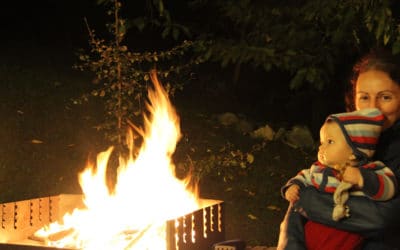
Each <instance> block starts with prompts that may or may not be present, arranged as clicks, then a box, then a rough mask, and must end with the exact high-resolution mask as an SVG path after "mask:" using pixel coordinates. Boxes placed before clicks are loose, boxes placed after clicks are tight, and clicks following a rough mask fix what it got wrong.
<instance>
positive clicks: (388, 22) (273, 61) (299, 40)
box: [135, 0, 400, 90]
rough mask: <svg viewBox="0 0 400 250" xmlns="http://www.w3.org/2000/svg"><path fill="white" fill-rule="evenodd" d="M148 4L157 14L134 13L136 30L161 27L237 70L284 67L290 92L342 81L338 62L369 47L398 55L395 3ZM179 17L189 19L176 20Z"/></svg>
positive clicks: (206, 0)
mask: <svg viewBox="0 0 400 250" xmlns="http://www.w3.org/2000/svg"><path fill="white" fill-rule="evenodd" d="M147 2H148V6H151V9H152V10H153V11H154V12H155V13H158V15H152V16H146V17H141V18H136V19H135V20H136V27H140V28H144V27H146V24H147V25H150V24H151V25H155V26H158V27H161V30H162V31H161V33H162V37H163V38H166V37H168V35H169V36H172V37H173V38H174V39H175V40H178V37H187V38H190V39H192V40H193V41H194V42H195V44H196V45H199V47H196V49H197V51H201V52H202V53H203V55H204V58H205V59H207V60H209V61H215V62H219V63H220V64H221V66H222V67H225V66H228V65H235V70H236V71H238V72H235V73H234V74H235V75H238V74H239V73H240V70H241V65H252V66H253V67H255V68H261V69H263V70H265V71H271V70H272V69H278V70H280V71H283V72H287V73H289V74H290V75H291V79H292V80H291V82H290V88H292V89H299V88H300V87H302V86H304V85H305V84H310V86H311V87H312V88H316V89H319V90H320V89H323V88H325V87H326V86H327V85H329V84H332V83H334V82H335V81H336V80H337V79H336V77H335V76H336V74H337V71H338V67H340V64H341V63H343V62H348V61H349V60H353V58H354V57H357V56H358V55H359V54H361V53H364V52H365V51H366V50H369V49H370V48H371V47H376V46H378V47H379V46H387V47H390V48H392V50H393V52H394V53H398V52H400V32H399V31H400V30H399V29H400V28H399V27H400V26H399V25H398V21H397V18H398V17H397V16H396V15H398V13H397V12H396V11H398V8H399V6H398V5H399V4H398V3H396V1H395V0H350V1H349V0H340V1H324V0H308V1H293V0H292V1H285V2H284V3H283V2H281V1H254V0H253V1H250V0H191V1H186V2H179V1H178V3H174V4H175V5H182V6H184V7H180V8H176V6H175V5H172V4H170V5H168V2H165V1H163V0H151V1H150V0H148V1H147ZM164 2H165V3H164ZM179 11H180V12H179ZM152 13H153V12H152ZM182 15H185V16H186V19H182V18H181V21H180V22H178V21H177V20H178V19H179V18H178V17H179V16H182ZM173 17H175V21H174V19H173ZM199 17H200V18H199ZM201 17H203V18H201ZM204 17H207V18H204ZM139 20H140V21H139ZM139 24H140V25H139ZM204 45H206V46H204ZM350 63H351V62H350Z"/></svg>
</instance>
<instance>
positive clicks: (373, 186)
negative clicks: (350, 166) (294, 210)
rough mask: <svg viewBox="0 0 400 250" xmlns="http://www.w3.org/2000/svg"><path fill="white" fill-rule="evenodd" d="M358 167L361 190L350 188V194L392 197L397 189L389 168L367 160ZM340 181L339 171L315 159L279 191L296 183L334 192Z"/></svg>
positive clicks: (382, 197) (377, 197)
mask: <svg viewBox="0 0 400 250" xmlns="http://www.w3.org/2000/svg"><path fill="white" fill-rule="evenodd" d="M359 168H360V172H361V175H362V176H363V178H364V187H363V188H362V189H361V190H360V189H355V188H353V189H351V190H350V194H351V195H364V196H367V197H369V198H370V199H372V200H377V201H385V200H389V199H391V198H393V197H394V195H395V194H396V191H397V180H396V177H395V175H394V174H393V172H392V171H391V170H390V168H388V167H386V166H385V165H384V164H383V163H382V162H381V161H373V162H369V163H367V164H365V165H363V166H359ZM340 182H341V180H340V178H339V172H338V171H337V170H336V169H334V168H331V167H329V166H325V165H323V164H322V163H320V162H318V161H317V162H315V163H314V164H312V165H311V167H310V168H308V169H303V170H301V171H300V172H299V173H298V174H297V175H296V176H295V177H293V178H291V179H290V180H289V181H288V182H287V183H286V185H285V186H283V187H282V190H281V191H282V195H283V197H284V195H285V192H286V189H287V188H288V187H289V186H291V185H293V184H297V185H299V186H300V187H304V186H314V187H315V188H316V189H318V190H319V191H321V192H326V193H334V192H335V190H336V188H337V186H338V185H339V183H340Z"/></svg>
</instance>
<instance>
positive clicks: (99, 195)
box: [35, 73, 200, 250]
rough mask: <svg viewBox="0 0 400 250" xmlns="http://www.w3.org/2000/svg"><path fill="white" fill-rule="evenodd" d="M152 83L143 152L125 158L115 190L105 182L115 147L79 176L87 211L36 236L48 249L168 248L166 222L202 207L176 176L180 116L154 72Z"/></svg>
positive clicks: (44, 229) (64, 220)
mask: <svg viewBox="0 0 400 250" xmlns="http://www.w3.org/2000/svg"><path fill="white" fill-rule="evenodd" d="M152 80H153V83H154V90H149V93H148V97H149V104H148V106H147V107H148V110H149V111H150V116H149V117H147V116H144V122H145V125H144V131H143V144H142V146H141V148H140V149H139V153H138V154H137V156H136V157H134V156H133V153H132V152H131V153H130V157H129V158H128V159H121V160H120V165H119V167H118V174H117V178H116V182H115V187H114V189H113V191H110V190H109V188H108V187H107V184H106V168H107V162H108V159H109V157H110V154H111V152H112V148H109V149H108V150H107V151H105V152H102V153H100V154H99V155H98V156H97V164H96V166H93V165H90V164H89V165H88V166H87V167H86V169H85V170H84V171H83V172H82V173H80V176H79V182H80V185H81V187H82V191H83V199H84V200H83V202H84V204H85V208H84V209H75V210H74V211H73V212H72V213H71V214H66V215H65V216H64V218H63V221H62V222H56V223H52V224H50V225H48V226H46V227H43V228H42V229H40V230H39V231H37V232H36V233H35V237H39V238H41V239H45V241H46V245H48V246H53V247H62V248H78V249H96V250H98V249H112V250H115V249H154V250H160V249H167V246H166V245H167V243H166V228H165V227H166V221H167V220H170V219H172V218H175V217H178V216H181V215H183V214H187V213H190V212H192V211H194V210H196V209H198V208H199V207H200V204H199V203H200V202H199V200H200V199H199V198H198V196H197V194H196V192H194V191H193V190H190V189H189V188H188V181H187V180H180V179H177V178H176V177H175V166H174V164H173V163H172V161H171V155H172V154H173V152H174V151H175V147H176V143H177V142H178V140H179V138H180V127H179V118H178V116H177V114H176V111H175V109H174V108H173V107H172V105H171V104H170V101H169V98H168V95H167V93H166V91H165V90H164V89H163V88H162V86H161V85H160V84H159V82H158V81H157V78H156V76H155V73H154V74H153V75H152ZM131 141H133V140H131ZM132 144H133V143H132ZM131 146H132V145H131ZM132 147H133V146H132ZM132 147H131V151H132Z"/></svg>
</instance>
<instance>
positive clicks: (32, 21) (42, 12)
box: [0, 0, 105, 47]
mask: <svg viewBox="0 0 400 250" xmlns="http://www.w3.org/2000/svg"><path fill="white" fill-rule="evenodd" d="M1 9H2V11H1V14H0V18H1V19H0V22H1V24H2V39H1V40H2V42H3V43H6V44H9V45H11V46H12V45H13V44H26V45H29V43H30V44H31V45H40V44H42V45H44V46H53V45H54V46H65V47H70V46H72V47H76V46H81V45H82V44H83V43H86V42H87V31H86V27H85V25H84V21H83V18H84V17H87V19H88V20H89V22H90V23H92V24H94V26H95V24H96V23H99V18H101V17H102V16H101V15H105V13H104V12H103V10H102V7H101V6H97V5H95V3H94V1H88V0H85V1H68V0H57V1H54V0H39V1H23V3H21V1H7V2H5V3H3V4H2V7H1Z"/></svg>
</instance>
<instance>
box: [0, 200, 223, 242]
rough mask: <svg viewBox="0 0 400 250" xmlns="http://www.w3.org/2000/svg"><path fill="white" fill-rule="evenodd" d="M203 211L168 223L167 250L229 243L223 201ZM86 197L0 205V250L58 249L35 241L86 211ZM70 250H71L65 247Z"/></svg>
mask: <svg viewBox="0 0 400 250" xmlns="http://www.w3.org/2000/svg"><path fill="white" fill-rule="evenodd" d="M201 201H202V203H203V204H205V205H204V206H203V207H202V208H200V209H198V210H196V211H194V212H192V213H189V214H186V215H183V216H181V217H178V218H175V219H173V220H169V221H167V222H166V223H167V224H166V225H167V227H166V228H167V232H166V235H167V239H166V241H167V250H205V249H211V247H212V245H213V244H214V243H216V242H221V241H224V240H225V228H224V211H223V208H224V206H223V202H222V201H219V200H208V199H202V200H201ZM82 207H83V203H82V196H81V195H71V194H61V195H57V196H50V197H42V198H37V199H30V200H23V201H17V202H9V203H3V204H0V218H1V221H0V249H2V250H53V249H54V250H56V249H60V248H53V247H46V246H44V245H43V243H42V242H40V241H37V240H34V239H32V238H31V237H32V235H33V234H34V232H36V231H37V230H38V229H40V228H42V227H43V226H44V225H47V224H49V223H52V222H55V221H57V220H59V219H61V218H62V217H63V216H64V214H65V213H68V212H72V211H73V210H74V209H75V208H82ZM62 249H68V248H62Z"/></svg>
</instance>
